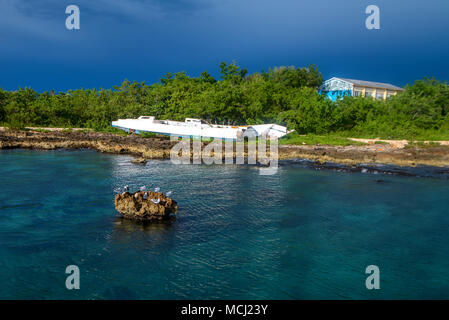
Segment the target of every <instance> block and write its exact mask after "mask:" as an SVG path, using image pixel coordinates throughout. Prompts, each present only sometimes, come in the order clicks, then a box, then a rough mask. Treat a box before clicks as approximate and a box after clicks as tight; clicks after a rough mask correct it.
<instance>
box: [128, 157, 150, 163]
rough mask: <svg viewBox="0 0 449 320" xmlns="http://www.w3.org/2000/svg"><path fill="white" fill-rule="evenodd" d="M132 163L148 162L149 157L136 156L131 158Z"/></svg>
mask: <svg viewBox="0 0 449 320" xmlns="http://www.w3.org/2000/svg"><path fill="white" fill-rule="evenodd" d="M131 163H134V164H146V163H147V159H145V158H134V159H132V160H131Z"/></svg>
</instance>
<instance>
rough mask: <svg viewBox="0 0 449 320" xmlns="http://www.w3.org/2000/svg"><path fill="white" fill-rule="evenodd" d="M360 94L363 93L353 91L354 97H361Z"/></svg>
mask: <svg viewBox="0 0 449 320" xmlns="http://www.w3.org/2000/svg"><path fill="white" fill-rule="evenodd" d="M362 93H363V92H362V91H357V90H354V97H361V96H362Z"/></svg>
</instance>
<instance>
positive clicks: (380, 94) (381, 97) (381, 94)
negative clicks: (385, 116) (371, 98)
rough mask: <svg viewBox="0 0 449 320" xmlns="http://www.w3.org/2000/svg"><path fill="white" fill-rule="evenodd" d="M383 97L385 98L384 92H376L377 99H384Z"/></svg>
mask: <svg viewBox="0 0 449 320" xmlns="http://www.w3.org/2000/svg"><path fill="white" fill-rule="evenodd" d="M383 98H384V94H383V92H382V93H376V99H377V100H383Z"/></svg>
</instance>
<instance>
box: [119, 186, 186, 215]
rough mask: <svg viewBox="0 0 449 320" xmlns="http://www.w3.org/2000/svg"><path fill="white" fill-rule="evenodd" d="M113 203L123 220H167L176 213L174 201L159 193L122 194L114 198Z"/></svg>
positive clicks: (176, 205)
mask: <svg viewBox="0 0 449 320" xmlns="http://www.w3.org/2000/svg"><path fill="white" fill-rule="evenodd" d="M144 196H145V197H144ZM114 203H115V209H117V211H118V212H119V213H120V214H121V215H122V216H123V217H124V218H127V219H133V220H138V221H160V220H167V219H169V218H170V216H171V214H176V212H177V211H178V204H177V203H176V201H174V200H172V199H171V198H168V197H166V196H165V195H164V194H163V193H161V192H152V191H145V192H144V191H138V192H135V193H129V192H124V193H122V194H117V195H116V196H115V201H114Z"/></svg>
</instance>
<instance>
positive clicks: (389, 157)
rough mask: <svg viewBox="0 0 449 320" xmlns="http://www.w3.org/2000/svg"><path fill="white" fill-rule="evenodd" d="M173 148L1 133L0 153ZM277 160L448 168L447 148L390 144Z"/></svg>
mask: <svg viewBox="0 0 449 320" xmlns="http://www.w3.org/2000/svg"><path fill="white" fill-rule="evenodd" d="M175 144H176V142H171V141H170V140H168V139H167V138H165V137H154V138H143V137H141V136H138V135H128V136H122V135H117V134H112V133H101V132H93V131H83V130H73V131H64V130H59V131H45V132H41V131H33V130H29V131H13V130H8V129H4V128H3V129H0V149H15V148H24V149H41V150H53V149H60V148H65V149H83V148H89V149H95V150H98V151H100V152H105V153H112V154H129V155H133V156H135V157H136V158H143V159H169V158H170V150H171V148H172V147H173V146H174V145H175ZM279 159H280V160H291V159H306V160H310V161H314V162H316V163H318V164H325V163H336V164H341V165H347V166H353V165H358V164H388V165H396V166H407V167H416V166H421V165H424V166H434V167H447V166H449V147H447V146H428V147H424V148H415V147H414V148H407V147H402V148H398V147H396V146H393V145H389V144H366V145H362V146H358V145H352V146H324V145H318V146H308V145H303V146H296V145H280V146H279Z"/></svg>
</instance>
